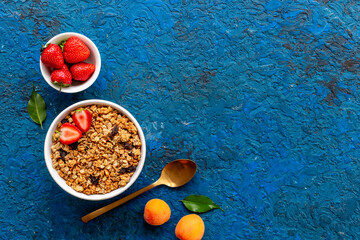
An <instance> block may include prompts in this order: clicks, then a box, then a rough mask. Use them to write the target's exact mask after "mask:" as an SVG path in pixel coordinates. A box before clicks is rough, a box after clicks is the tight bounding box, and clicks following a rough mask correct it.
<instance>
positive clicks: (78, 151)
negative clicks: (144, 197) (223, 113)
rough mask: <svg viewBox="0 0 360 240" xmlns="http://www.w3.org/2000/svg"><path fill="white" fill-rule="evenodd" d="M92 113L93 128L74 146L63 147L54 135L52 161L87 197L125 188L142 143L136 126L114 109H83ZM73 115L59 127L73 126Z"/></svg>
mask: <svg viewBox="0 0 360 240" xmlns="http://www.w3.org/2000/svg"><path fill="white" fill-rule="evenodd" d="M83 108H84V109H87V110H89V111H90V112H91V113H92V116H93V117H92V122H91V128H90V130H89V131H88V132H86V133H83V135H82V137H81V138H80V139H79V140H78V141H77V142H75V143H73V144H70V145H65V144H62V143H60V141H59V140H58V139H59V133H58V132H57V131H55V133H54V134H53V145H52V146H51V159H52V161H53V168H54V169H56V170H57V172H58V173H59V175H60V177H62V178H63V179H64V180H65V181H66V184H67V185H69V186H70V187H72V188H73V189H74V190H75V191H77V192H81V193H84V194H88V195H90V194H105V193H109V192H111V191H113V190H115V189H118V188H120V187H123V186H125V185H126V184H127V183H128V182H129V181H130V178H131V176H132V175H133V174H134V172H135V170H136V167H137V165H138V164H139V161H140V157H141V151H140V149H141V141H140V137H139V134H138V130H137V128H136V126H135V125H134V123H133V122H132V121H131V120H130V119H128V118H127V117H126V116H125V115H123V114H121V113H120V112H119V111H118V110H116V109H113V108H112V107H107V106H101V105H90V106H87V107H83ZM75 111H76V110H74V111H73V112H71V114H69V115H68V116H66V117H65V118H64V119H63V120H62V121H61V122H60V123H59V124H58V126H57V130H59V129H60V127H61V125H62V124H63V123H65V122H69V123H73V119H72V117H71V116H72V114H73V113H74V112H75Z"/></svg>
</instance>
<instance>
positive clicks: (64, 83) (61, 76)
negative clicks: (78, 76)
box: [51, 64, 72, 91]
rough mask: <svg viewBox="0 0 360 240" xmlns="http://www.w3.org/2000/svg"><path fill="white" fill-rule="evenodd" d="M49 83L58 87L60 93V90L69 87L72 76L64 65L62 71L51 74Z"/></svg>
mask: <svg viewBox="0 0 360 240" xmlns="http://www.w3.org/2000/svg"><path fill="white" fill-rule="evenodd" d="M51 82H52V83H54V84H56V85H58V86H60V91H61V88H63V87H68V86H70V85H71V83H72V76H71V73H70V71H69V68H68V67H67V66H66V64H64V65H63V67H62V69H60V70H55V71H53V72H52V73H51Z"/></svg>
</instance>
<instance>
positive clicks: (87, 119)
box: [72, 108, 92, 132]
mask: <svg viewBox="0 0 360 240" xmlns="http://www.w3.org/2000/svg"><path fill="white" fill-rule="evenodd" d="M72 119H73V120H74V123H75V124H76V126H77V127H78V128H79V129H80V130H81V131H82V132H87V131H89V129H90V127H91V119H92V114H91V112H90V111H89V110H86V109H85V110H84V109H82V108H81V109H79V110H76V111H75V113H74V114H73V115H72Z"/></svg>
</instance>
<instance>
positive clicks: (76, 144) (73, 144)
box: [69, 142, 79, 150]
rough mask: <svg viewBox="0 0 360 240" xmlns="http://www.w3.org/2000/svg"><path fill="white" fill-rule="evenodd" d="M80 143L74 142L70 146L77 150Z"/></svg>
mask: <svg viewBox="0 0 360 240" xmlns="http://www.w3.org/2000/svg"><path fill="white" fill-rule="evenodd" d="M78 145H79V143H78V142H74V143H72V144H70V145H69V147H71V150H76V149H77V147H78Z"/></svg>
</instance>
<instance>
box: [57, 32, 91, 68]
mask: <svg viewBox="0 0 360 240" xmlns="http://www.w3.org/2000/svg"><path fill="white" fill-rule="evenodd" d="M63 52H64V58H65V61H66V62H68V63H78V62H82V61H85V60H86V59H87V58H88V57H89V56H90V50H89V48H88V47H87V46H86V45H85V43H84V42H83V41H81V40H80V38H78V37H75V36H74V37H70V38H69V39H68V40H67V41H66V42H65V44H64V51H63Z"/></svg>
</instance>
